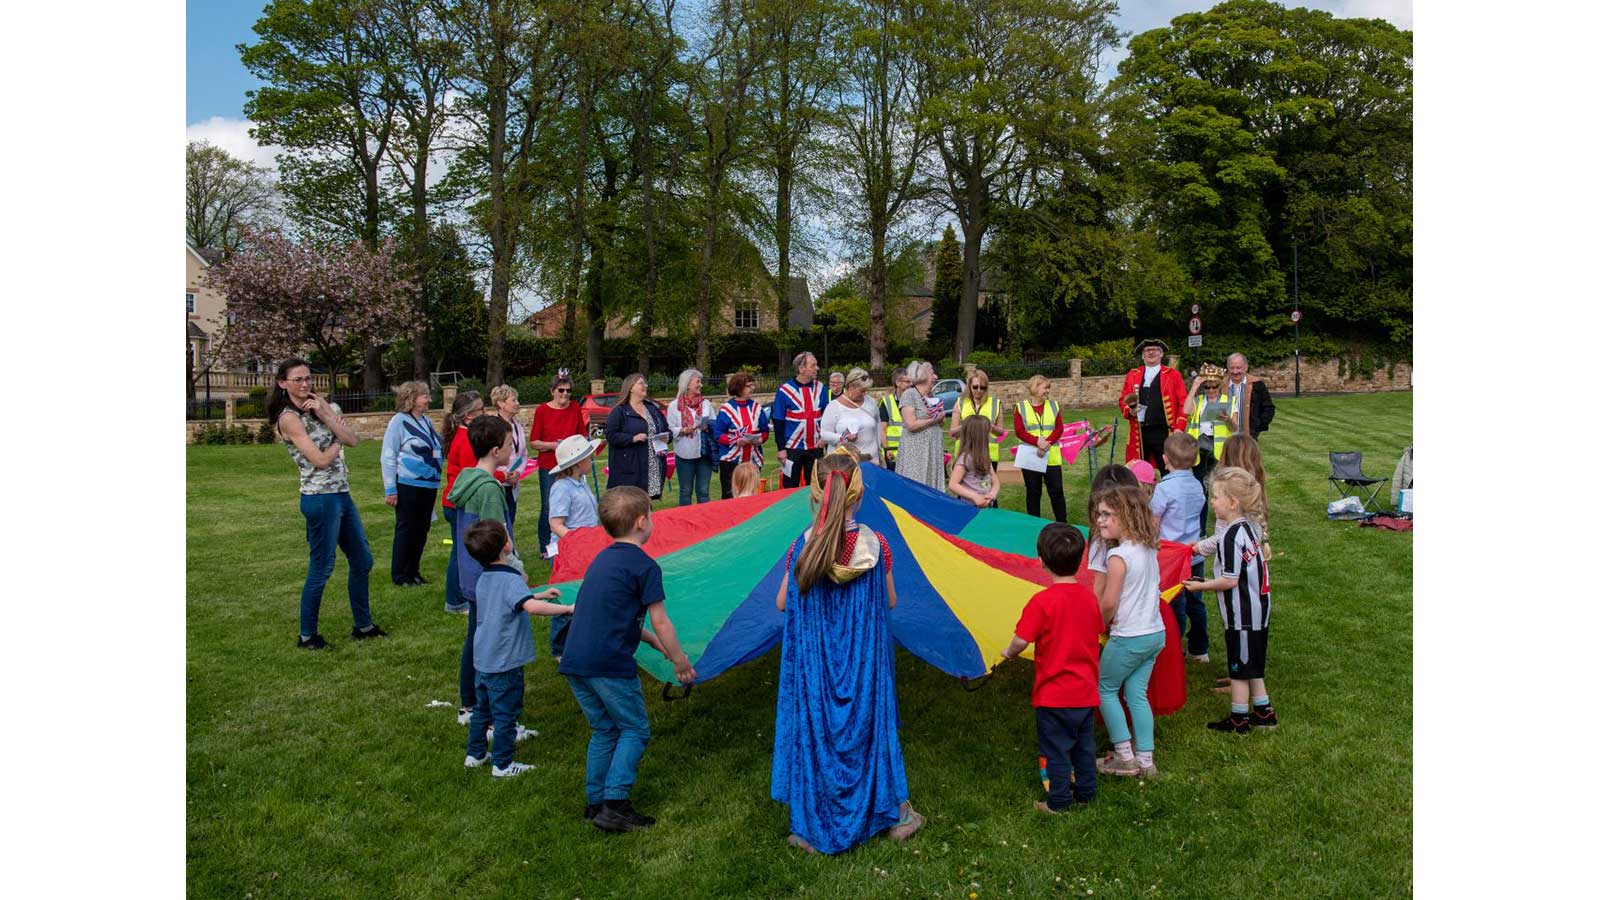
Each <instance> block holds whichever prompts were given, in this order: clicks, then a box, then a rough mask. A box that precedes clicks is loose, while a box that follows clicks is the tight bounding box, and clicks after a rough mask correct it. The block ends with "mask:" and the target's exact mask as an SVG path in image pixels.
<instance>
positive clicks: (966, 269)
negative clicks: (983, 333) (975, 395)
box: [956, 221, 986, 362]
mask: <svg viewBox="0 0 1600 900" xmlns="http://www.w3.org/2000/svg"><path fill="white" fill-rule="evenodd" d="M985 227H986V224H976V223H975V224H971V225H969V223H968V222H967V221H963V222H962V223H961V234H962V238H963V240H962V245H961V308H960V310H959V312H958V314H957V316H956V362H966V361H967V354H969V353H971V352H972V343H973V338H974V336H975V334H976V333H977V325H978V285H979V278H980V277H981V275H982V271H981V270H980V268H979V266H978V260H979V257H980V255H981V254H982V252H983V232H984V230H985Z"/></svg>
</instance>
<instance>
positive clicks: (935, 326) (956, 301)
mask: <svg viewBox="0 0 1600 900" xmlns="http://www.w3.org/2000/svg"><path fill="white" fill-rule="evenodd" d="M960 314H961V242H960V241H958V240H956V230H955V229H954V228H953V227H951V226H950V225H948V224H946V225H945V226H944V236H943V237H942V238H940V239H939V250H938V252H937V254H936V255H935V256H934V258H933V308H932V309H931V310H929V312H928V343H929V344H933V345H938V346H939V347H942V348H945V349H947V350H948V349H949V348H950V347H951V345H952V342H953V341H954V340H955V336H956V318H957V317H958V316H959V315H960ZM930 355H931V353H930Z"/></svg>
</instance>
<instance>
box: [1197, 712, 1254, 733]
mask: <svg viewBox="0 0 1600 900" xmlns="http://www.w3.org/2000/svg"><path fill="white" fill-rule="evenodd" d="M1206 727H1207V728H1209V729H1211V730H1212V731H1221V732H1224V733H1226V734H1249V733H1250V717H1249V716H1246V715H1243V714H1241V713H1233V712H1230V713H1228V714H1227V715H1226V716H1223V717H1222V718H1220V719H1218V720H1217V721H1215V722H1207V723H1206Z"/></svg>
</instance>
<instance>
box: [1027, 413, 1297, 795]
mask: <svg viewBox="0 0 1600 900" xmlns="http://www.w3.org/2000/svg"><path fill="white" fill-rule="evenodd" d="M1197 455H1198V447H1197V444H1196V441H1195V439H1194V438H1193V437H1192V436H1191V435H1189V434H1186V433H1183V432H1175V433H1173V434H1171V435H1170V436H1168V438H1167V440H1166V444H1165V446H1164V447H1163V456H1164V459H1165V462H1166V464H1167V466H1168V470H1169V471H1168V474H1167V475H1166V476H1164V477H1163V478H1162V479H1161V480H1160V481H1159V482H1157V483H1156V484H1154V485H1153V489H1152V490H1148V491H1147V490H1146V489H1145V486H1144V485H1141V483H1140V480H1139V479H1138V477H1137V476H1135V475H1134V474H1133V472H1132V471H1131V470H1130V469H1128V468H1127V467H1125V466H1115V465H1114V466H1107V467H1106V468H1104V469H1102V470H1101V471H1100V472H1099V473H1097V474H1096V476H1095V480H1094V483H1093V486H1092V488H1091V492H1090V498H1089V520H1090V522H1091V523H1092V524H1091V532H1090V533H1091V535H1092V540H1091V541H1089V542H1087V546H1086V542H1085V540H1084V537H1083V536H1082V535H1081V534H1080V533H1079V532H1078V530H1077V529H1076V528H1074V527H1072V526H1069V525H1065V524H1061V523H1052V524H1050V525H1046V526H1045V527H1044V529H1043V530H1042V531H1041V532H1040V533H1039V538H1038V543H1037V549H1038V553H1039V558H1040V560H1041V561H1042V562H1043V563H1044V565H1045V567H1046V569H1048V570H1049V572H1050V574H1051V580H1052V584H1051V586H1050V587H1049V588H1046V589H1045V590H1043V591H1040V592H1039V593H1038V594H1036V595H1034V596H1033V597H1032V598H1031V599H1030V600H1029V601H1028V604H1027V605H1026V606H1025V607H1024V609H1023V612H1022V616H1021V618H1020V619H1019V620H1018V622H1017V627H1016V631H1015V635H1014V637H1013V639H1012V641H1011V643H1010V645H1009V646H1007V647H1006V649H1005V651H1004V654H1003V655H1004V657H1005V658H1006V659H1014V658H1016V656H1017V655H1018V654H1019V653H1021V652H1022V651H1023V650H1024V649H1026V648H1027V647H1028V645H1029V644H1032V645H1034V688H1033V705H1034V719H1035V727H1036V730H1037V733H1038V741H1039V755H1040V757H1041V759H1042V760H1043V764H1042V765H1043V768H1044V770H1045V773H1046V775H1047V776H1048V778H1047V780H1048V784H1049V798H1048V799H1047V800H1046V801H1044V802H1041V803H1039V804H1038V806H1039V808H1040V809H1043V810H1045V811H1046V812H1052V813H1054V812H1059V811H1061V810H1064V809H1066V808H1067V807H1068V806H1070V805H1071V804H1072V803H1074V802H1079V803H1081V802H1085V801H1088V800H1091V799H1093V797H1094V794H1095V775H1096V773H1099V774H1105V775H1118V776H1134V777H1151V776H1154V775H1156V774H1158V773H1157V770H1156V766H1155V759H1154V753H1155V719H1154V716H1153V714H1152V712H1151V709H1150V704H1149V700H1148V698H1147V694H1146V692H1147V687H1148V685H1149V681H1150V673H1151V672H1152V670H1153V669H1154V668H1155V661H1156V657H1157V655H1158V654H1159V653H1160V652H1161V650H1162V649H1163V647H1164V646H1165V643H1166V632H1165V628H1164V626H1163V624H1162V620H1161V614H1160V604H1161V588H1160V571H1159V565H1158V562H1157V548H1158V547H1159V546H1160V543H1161V541H1163V540H1167V541H1176V542H1179V543H1183V544H1187V545H1188V546H1189V547H1190V548H1191V550H1192V551H1193V553H1194V558H1193V560H1192V561H1191V575H1192V577H1191V578H1189V579H1187V580H1185V581H1184V582H1183V593H1182V594H1180V596H1179V597H1177V598H1174V601H1173V604H1172V606H1173V612H1174V613H1175V614H1176V615H1177V617H1178V618H1179V622H1180V626H1179V636H1180V638H1181V637H1182V634H1183V630H1184V629H1183V625H1182V623H1183V622H1184V620H1185V619H1187V621H1188V623H1189V625H1190V628H1189V646H1188V652H1187V653H1186V657H1187V658H1188V659H1191V660H1197V661H1202V662H1209V656H1208V654H1207V652H1206V650H1207V647H1206V641H1207V636H1206V632H1205V605H1204V603H1203V602H1202V601H1201V600H1200V597H1199V595H1200V593H1201V592H1204V591H1213V592H1215V593H1216V595H1217V605H1218V609H1219V612H1220V614H1221V617H1222V626H1223V635H1224V643H1225V645H1226V648H1227V656H1228V674H1227V676H1226V678H1223V679H1219V685H1218V687H1219V689H1223V686H1224V685H1225V686H1226V687H1225V689H1226V690H1227V691H1228V693H1229V694H1230V699H1231V708H1230V709H1229V712H1228V715H1226V716H1224V717H1222V718H1221V719H1219V720H1217V721H1215V722H1209V723H1207V725H1206V727H1207V728H1209V729H1211V730H1213V731H1218V732H1224V733H1229V734H1248V733H1249V732H1250V731H1251V730H1252V729H1255V728H1271V727H1275V726H1276V725H1277V724H1278V716H1277V713H1276V711H1274V709H1273V707H1272V704H1271V701H1270V698H1269V696H1268V694H1267V685H1266V681H1265V676H1266V663H1267V633H1268V623H1269V621H1270V616H1271V611H1272V607H1271V586H1270V580H1269V577H1268V573H1267V558H1268V556H1269V555H1270V551H1269V550H1268V548H1267V545H1266V541H1265V532H1264V528H1265V522H1266V514H1267V508H1266V494H1265V488H1264V482H1265V472H1264V471H1262V470H1261V456H1260V448H1259V447H1258V446H1257V445H1256V444H1255V441H1254V440H1252V439H1251V438H1250V437H1248V436H1245V435H1234V436H1233V437H1230V438H1229V439H1228V441H1227V443H1226V444H1224V446H1223V450H1222V454H1221V459H1220V460H1219V463H1220V465H1219V467H1218V468H1217V469H1216V470H1215V471H1214V472H1213V473H1212V475H1211V479H1210V491H1209V493H1210V501H1209V502H1210V508H1211V510H1212V511H1213V512H1214V513H1215V514H1216V531H1215V533H1214V534H1212V536H1210V537H1207V538H1205V539H1203V540H1202V539H1200V535H1201V532H1202V529H1203V517H1204V514H1205V508H1206V503H1207V500H1206V493H1207V492H1206V490H1205V486H1204V485H1202V484H1201V483H1200V482H1199V480H1198V479H1196V478H1195V477H1194V475H1193V473H1192V472H1191V471H1190V470H1191V468H1192V467H1193V465H1194V463H1195V460H1196V457H1197ZM1085 552H1087V553H1088V554H1089V563H1088V569H1089V571H1090V572H1092V573H1093V577H1094V583H1093V585H1092V586H1090V585H1084V584H1080V583H1079V582H1078V579H1077V577H1076V574H1077V572H1078V570H1079V565H1080V563H1081V562H1082V560H1083V555H1084V553H1085ZM1207 556H1211V557H1213V559H1214V562H1213V569H1212V572H1213V575H1212V577H1211V578H1209V579H1208V578H1204V577H1202V575H1203V565H1204V559H1205V557H1207ZM1180 610H1181V612H1180ZM1105 631H1109V633H1110V636H1109V638H1108V639H1107V640H1106V642H1105V646H1104V648H1102V647H1101V646H1100V635H1101V633H1102V632H1105ZM1124 703H1125V704H1126V709H1127V715H1126V716H1125V715H1124V711H1123V709H1124ZM1097 708H1098V710H1099V712H1100V715H1101V717H1102V718H1103V719H1104V720H1105V723H1106V732H1107V734H1108V736H1109V738H1110V741H1111V751H1110V752H1109V753H1108V754H1106V755H1105V756H1103V757H1100V758H1098V759H1096V757H1095V741H1094V713H1095V710H1096V709H1097ZM1130 719H1131V722H1130Z"/></svg>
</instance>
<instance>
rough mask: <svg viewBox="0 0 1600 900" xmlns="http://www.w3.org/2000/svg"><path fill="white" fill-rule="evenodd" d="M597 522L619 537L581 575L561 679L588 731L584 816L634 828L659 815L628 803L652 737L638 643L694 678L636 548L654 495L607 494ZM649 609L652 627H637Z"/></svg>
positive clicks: (607, 825) (649, 568)
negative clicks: (636, 657) (636, 656)
mask: <svg viewBox="0 0 1600 900" xmlns="http://www.w3.org/2000/svg"><path fill="white" fill-rule="evenodd" d="M600 524H601V525H603V526H605V529H606V534H609V535H611V537H612V539H613V540H614V541H615V543H613V544H612V545H611V546H609V547H607V548H606V549H604V550H601V551H600V552H599V553H598V554H597V555H596V556H595V558H594V562H592V563H590V564H589V570H588V571H587V572H585V573H584V576H583V586H582V587H580V588H579V589H578V602H577V604H576V607H575V609H574V611H573V614H572V626H571V627H570V628H569V629H568V630H567V644H566V652H565V653H563V654H562V656H561V665H560V666H559V667H558V669H557V671H559V672H560V673H561V674H562V675H565V676H566V677H567V683H568V684H570V685H571V686H572V694H573V696H574V697H576V698H577V699H578V706H579V707H581V708H582V709H583V715H584V718H586V719H588V720H589V727H590V728H591V729H593V731H594V733H593V735H592V736H591V737H590V738H589V762H588V768H587V774H586V777H585V783H584V792H585V799H586V803H585V806H584V811H583V819H584V821H586V822H591V823H593V824H594V826H595V827H596V828H599V829H600V830H602V831H635V830H637V829H640V828H646V827H648V826H650V825H654V824H655V821H656V820H655V819H653V818H651V817H649V816H645V815H641V814H639V813H638V812H637V811H635V810H634V808H633V805H632V804H631V803H629V802H628V794H629V793H630V792H631V791H632V790H633V782H634V778H635V777H636V775H637V773H638V769H639V759H640V757H642V756H644V746H645V744H646V743H647V742H648V741H649V740H650V722H649V720H648V719H646V718H645V711H644V689H643V688H641V687H640V686H639V670H638V664H637V663H635V662H634V658H633V655H634V653H635V652H636V651H638V649H639V642H640V641H643V642H644V643H646V644H649V645H650V646H652V647H654V648H656V649H657V650H659V651H661V654H662V655H663V656H665V657H666V658H667V659H669V660H671V661H672V668H673V670H674V672H675V674H676V675H677V677H678V681H679V682H681V683H683V684H690V683H692V682H693V681H694V680H695V677H696V676H695V671H694V666H692V665H690V664H689V657H688V655H687V654H685V653H684V652H683V648H682V647H680V646H678V636H677V632H676V631H675V630H674V629H673V627H672V620H671V619H669V618H667V609H666V606H665V601H666V591H665V589H664V588H663V587H662V585H661V567H660V566H659V565H657V564H656V561H655V560H653V559H651V558H650V557H649V555H647V554H646V553H645V552H644V547H643V546H642V545H643V544H644V543H645V542H646V541H648V540H650V529H651V525H650V497H649V496H648V495H646V494H645V492H644V491H642V490H640V489H638V488H636V487H631V486H619V487H614V488H612V489H611V490H609V491H606V495H605V497H604V498H602V499H601V500H600ZM646 614H649V616H650V627H651V629H653V630H654V632H655V633H654V634H651V633H650V632H649V631H645V630H644V629H643V628H642V627H641V626H642V624H643V621H644V617H645V615H646Z"/></svg>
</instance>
